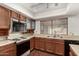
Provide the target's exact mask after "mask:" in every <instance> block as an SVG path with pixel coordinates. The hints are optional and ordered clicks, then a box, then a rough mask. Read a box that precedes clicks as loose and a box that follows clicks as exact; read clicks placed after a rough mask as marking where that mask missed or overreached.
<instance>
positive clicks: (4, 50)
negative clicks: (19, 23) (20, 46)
mask: <svg viewBox="0 0 79 59" xmlns="http://www.w3.org/2000/svg"><path fill="white" fill-rule="evenodd" d="M0 55H1V56H16V44H15V43H12V44H8V45H5V46H1V47H0Z"/></svg>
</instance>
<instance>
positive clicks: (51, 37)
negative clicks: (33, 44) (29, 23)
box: [33, 34, 79, 41]
mask: <svg viewBox="0 0 79 59" xmlns="http://www.w3.org/2000/svg"><path fill="white" fill-rule="evenodd" d="M33 37H42V38H50V39H59V40H77V41H79V36H62V38H61V37H53V36H52V35H44V34H34V35H33Z"/></svg>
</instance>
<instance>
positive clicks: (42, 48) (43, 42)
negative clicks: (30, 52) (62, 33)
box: [39, 38, 45, 50]
mask: <svg viewBox="0 0 79 59" xmlns="http://www.w3.org/2000/svg"><path fill="white" fill-rule="evenodd" d="M39 43H40V46H39V47H40V50H45V38H40V39H39Z"/></svg>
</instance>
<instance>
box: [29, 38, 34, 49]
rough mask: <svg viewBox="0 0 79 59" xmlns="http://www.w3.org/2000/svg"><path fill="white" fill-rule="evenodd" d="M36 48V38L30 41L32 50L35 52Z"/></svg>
mask: <svg viewBox="0 0 79 59" xmlns="http://www.w3.org/2000/svg"><path fill="white" fill-rule="evenodd" d="M34 48H35V38H34V37H33V38H31V39H30V50H33V49H34Z"/></svg>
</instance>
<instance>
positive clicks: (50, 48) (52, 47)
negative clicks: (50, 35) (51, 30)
mask: <svg viewBox="0 0 79 59" xmlns="http://www.w3.org/2000/svg"><path fill="white" fill-rule="evenodd" d="M46 51H48V52H51V53H55V43H54V40H51V39H47V40H46Z"/></svg>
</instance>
